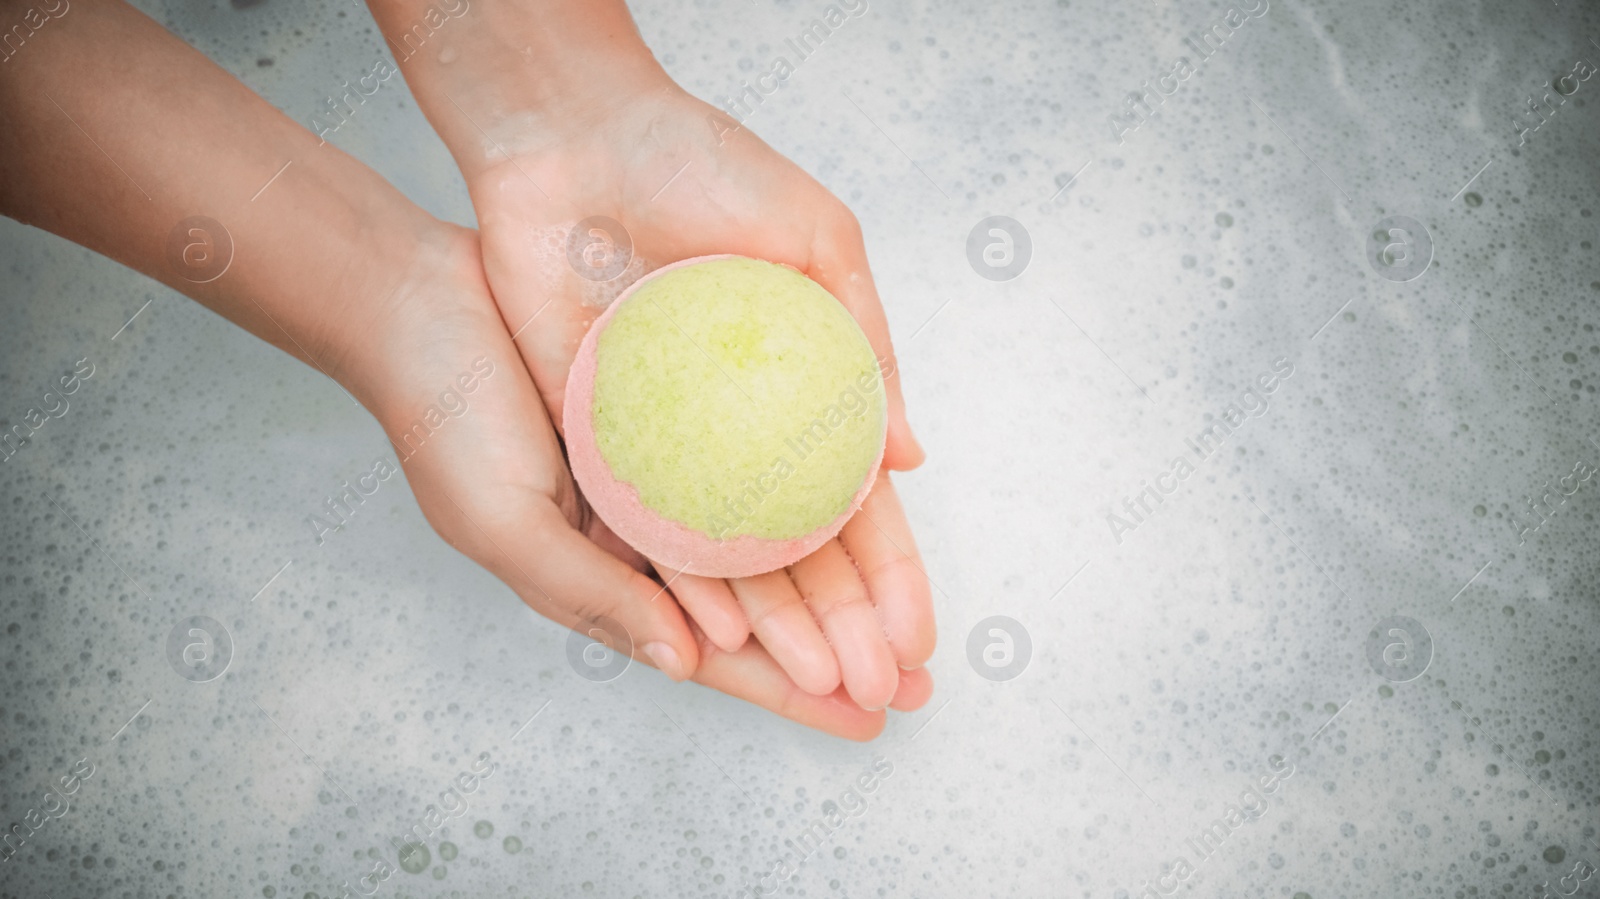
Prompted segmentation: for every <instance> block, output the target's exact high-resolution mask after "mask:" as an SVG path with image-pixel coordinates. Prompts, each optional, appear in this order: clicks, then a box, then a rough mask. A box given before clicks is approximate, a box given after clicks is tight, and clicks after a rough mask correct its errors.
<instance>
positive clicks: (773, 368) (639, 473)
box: [562, 256, 888, 578]
mask: <svg viewBox="0 0 1600 899" xmlns="http://www.w3.org/2000/svg"><path fill="white" fill-rule="evenodd" d="M562 420H563V426H564V429H565V431H566V440H567V456H568V461H569V462H570V464H571V466H572V473H573V475H574V476H575V477H576V478H577V480H578V485H579V486H580V487H581V488H582V489H583V492H584V495H585V496H586V497H588V500H589V504H590V505H591V506H592V507H593V508H594V510H595V512H596V513H598V514H599V516H600V519H601V520H602V521H604V522H605V523H606V525H607V526H608V527H610V528H611V529H612V530H613V531H615V532H616V534H617V536H619V537H621V538H622V539H623V540H625V541H627V542H628V544H629V545H631V546H633V548H635V549H637V550H638V551H640V552H642V553H644V554H645V555H646V556H648V557H650V558H651V559H653V560H655V561H657V562H660V563H662V564H665V565H669V566H671V567H673V568H676V569H679V570H682V571H687V572H689V573H690V574H697V575H703V576H706V577H724V578H727V577H749V576H751V575H756V574H761V573H763V572H767V571H773V570H776V569H779V568H783V567H785V566H787V565H790V564H792V563H794V562H796V561H798V560H799V559H801V558H802V557H804V556H806V555H807V554H809V553H811V552H812V551H814V550H816V549H817V548H818V547H820V546H821V545H822V544H823V543H825V542H827V541H828V540H829V539H831V538H832V537H833V536H834V535H835V534H837V533H838V532H839V529H840V528H842V527H844V523H845V522H846V521H847V520H848V519H849V518H850V516H851V515H852V514H854V512H855V511H856V509H858V508H859V507H860V506H861V502H862V500H864V499H865V498H866V495H867V492H868V491H870V490H871V489H872V483H873V480H874V479H875V478H876V476H877V472H878V466H879V464H880V463H881V462H882V460H883V444H884V435H885V430H886V428H887V425H888V414H887V403H886V400H885V394H884V387H883V378H882V376H881V374H880V372H879V371H878V363H877V359H876V358H875V357H874V355H873V352H872V346H871V344H869V343H868V342H867V337H866V335H865V334H863V333H862V332H861V328H860V327H859V326H858V325H857V324H856V322H855V319H853V318H852V317H851V316H850V313H849V312H847V311H846V310H845V308H844V306H843V305H842V304H840V302H839V301H838V300H837V299H836V298H834V296H833V295H832V294H830V293H828V291H827V290H825V289H824V288H823V287H822V285H820V284H818V283H816V282H815V281H812V280H811V279H810V278H807V277H806V276H805V275H803V274H801V273H799V272H797V271H795V270H794V269H792V268H789V267H787V266H781V265H774V264H772V263H770V262H763V261H761V260H758V259H749V258H745V257H742V256H704V257H700V258H697V259H687V260H684V261H683V262H678V263H675V264H673V265H669V266H666V267H665V268H661V269H658V270H657V271H655V272H652V273H651V274H649V275H648V276H646V277H644V278H643V279H641V280H639V281H638V282H636V283H634V284H633V285H632V286H631V287H629V288H628V289H627V290H626V291H624V292H623V293H622V295H621V296H619V297H618V298H617V299H616V301H615V302H614V303H612V305H611V306H610V308H608V309H607V310H606V311H605V313H604V314H602V315H601V316H600V317H599V318H598V319H596V320H595V323H594V325H593V326H591V327H590V329H589V332H588V333H587V334H586V335H585V336H584V339H583V343H582V345H581V346H580V347H579V349H578V355H577V358H576V359H575V360H574V362H573V364H572V369H571V372H570V373H569V375H568V378H567V388H566V405H565V410H564V413H563V418H562Z"/></svg>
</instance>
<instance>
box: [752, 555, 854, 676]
mask: <svg viewBox="0 0 1600 899" xmlns="http://www.w3.org/2000/svg"><path fill="white" fill-rule="evenodd" d="M728 586H729V587H731V588H732V589H733V595H734V596H736V597H738V599H739V604H740V605H741V606H743V607H744V611H745V615H746V616H748V617H749V619H750V630H751V631H752V632H754V633H755V635H756V639H758V640H760V641H761V645H762V646H765V647H766V648H767V651H768V652H770V653H772V657H773V658H774V659H776V660H777V661H778V664H780V665H782V666H783V670H784V671H787V672H789V676H790V677H792V678H793V679H794V682H795V683H796V684H798V685H799V686H800V688H801V689H802V690H805V691H806V692H807V693H811V694H814V695H817V696H826V695H827V694H829V693H832V692H833V691H834V690H836V689H838V687H839V663H838V660H837V659H835V658H834V655H833V648H832V647H830V646H829V645H828V641H827V640H825V639H823V636H822V631H821V630H820V629H818V627H817V621H816V619H815V618H812V617H811V611H810V610H809V609H807V608H806V604H805V602H804V601H802V600H801V599H800V593H799V591H797V590H796V589H795V587H794V582H793V581H791V580H790V579H789V573H788V572H787V571H769V572H767V573H766V574H758V575H756V576H755V577H742V578H735V579H734V580H731V581H729V582H728Z"/></svg>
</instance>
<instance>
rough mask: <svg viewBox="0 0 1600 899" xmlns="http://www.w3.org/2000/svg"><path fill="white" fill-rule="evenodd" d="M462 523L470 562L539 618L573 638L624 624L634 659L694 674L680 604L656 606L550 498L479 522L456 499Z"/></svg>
mask: <svg viewBox="0 0 1600 899" xmlns="http://www.w3.org/2000/svg"><path fill="white" fill-rule="evenodd" d="M450 505H451V506H454V511H455V512H456V513H457V514H459V515H460V516H461V517H462V518H463V519H464V524H463V525H462V526H460V527H458V528H457V529H455V531H454V532H455V533H458V534H463V535H465V537H466V539H467V541H468V545H467V546H466V547H463V549H464V550H465V551H466V552H467V554H468V555H470V556H472V557H473V558H475V559H478V560H479V561H480V562H482V563H484V564H485V565H486V566H487V567H488V568H489V569H490V570H491V571H493V572H494V573H495V574H496V575H497V576H499V578H500V579H501V580H503V581H505V582H506V583H507V584H510V585H511V586H512V588H513V589H515V590H516V591H517V593H518V594H519V595H520V596H521V597H522V599H523V601H524V602H526V603H527V604H528V605H529V606H531V607H532V608H533V609H534V610H535V611H537V612H539V613H540V614H542V615H544V616H545V617H547V618H550V619H551V620H553V621H556V622H558V623H561V624H564V625H566V626H567V627H570V628H573V629H574V630H588V629H589V628H588V625H591V624H592V623H593V622H594V621H595V619H597V618H600V617H606V618H610V619H612V620H614V621H616V622H617V623H619V624H621V625H622V626H623V627H624V628H625V629H626V630H627V632H628V636H629V638H630V639H631V641H632V643H633V652H634V655H635V656H636V657H638V656H640V655H641V654H642V655H643V657H644V658H645V659H647V660H648V661H649V662H650V664H652V665H654V666H655V667H657V668H659V669H661V671H662V673H664V674H666V675H667V676H668V677H671V678H672V679H673V680H684V679H686V678H688V677H690V676H691V675H693V674H694V672H695V669H696V667H697V666H698V665H699V661H700V650H699V646H698V645H697V643H696V641H695V639H694V635H693V634H691V633H690V632H689V626H688V623H687V622H685V621H684V618H683V612H682V610H680V609H679V608H678V606H677V604H676V603H673V602H666V601H660V600H658V599H657V597H658V596H659V594H660V593H661V588H660V587H659V586H657V585H656V583H655V582H654V581H652V580H650V579H649V578H648V577H645V576H644V575H643V574H640V573H639V572H638V571H635V570H634V569H633V568H632V567H630V566H628V565H627V564H626V563H624V562H623V561H622V560H620V559H618V558H616V557H615V556H613V555H611V554H610V553H607V552H606V551H605V550H603V549H601V548H600V547H598V546H596V545H595V544H594V543H592V542H590V541H589V539H588V538H586V537H584V536H583V535H582V534H580V533H578V532H577V531H576V530H573V528H572V526H571V525H570V524H569V523H568V521H567V518H566V516H565V515H564V514H563V513H562V512H561V511H560V510H559V509H558V508H557V507H556V505H555V504H554V503H553V502H550V501H549V500H548V499H546V498H545V497H542V496H539V497H534V498H533V499H532V500H531V501H530V502H527V503H509V504H506V508H508V509H510V510H513V511H512V512H510V513H507V512H498V513H496V514H495V516H494V517H490V516H489V515H488V514H487V513H484V512H482V511H480V512H478V513H477V514H476V515H473V514H471V513H468V512H467V510H466V509H464V508H462V506H461V505H460V504H459V503H457V502H456V501H455V499H454V498H451V499H450Z"/></svg>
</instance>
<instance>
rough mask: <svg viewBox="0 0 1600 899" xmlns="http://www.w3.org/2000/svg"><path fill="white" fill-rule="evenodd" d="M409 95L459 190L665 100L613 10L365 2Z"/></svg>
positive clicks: (543, 2)
mask: <svg viewBox="0 0 1600 899" xmlns="http://www.w3.org/2000/svg"><path fill="white" fill-rule="evenodd" d="M368 6H369V7H370V8H371V10H372V15H373V18H375V19H376V20H377V23H378V27H379V29H380V30H381V31H382V32H383V35H384V38H385V40H386V41H387V42H388V45H389V49H390V52H392V53H393V54H394V55H395V59H396V61H398V62H399V64H400V70H401V72H402V73H404V75H405V78H406V83H407V84H408V85H409V86H410V87H411V92H412V94H413V95H414V96H415V97H416V98H417V102H418V104H419V105H420V106H421V108H422V110H423V112H424V113H425V114H426V115H427V116H428V119H429V121H430V122H431V123H432V124H433V127H434V129H435V130H437V131H438V132H439V135H440V137H441V138H443V140H444V142H445V145H446V146H448V147H449V148H450V151H451V153H452V154H453V155H454V156H455V158H456V163H457V165H459V166H460V168H461V170H462V172H463V174H464V175H465V176H466V177H467V180H468V183H471V182H472V180H473V177H474V176H475V175H476V174H478V173H479V172H481V171H482V170H483V169H484V168H486V167H488V166H491V165H494V164H495V163H497V162H501V161H503V160H504V159H505V156H506V154H516V153H521V152H527V151H530V150H534V149H538V148H541V147H545V146H549V145H550V144H551V143H552V142H555V141H559V140H560V139H561V138H560V135H561V134H562V133H563V132H571V131H572V130H573V129H578V130H580V131H581V129H582V125H583V122H584V121H585V120H591V121H592V120H595V119H598V118H599V117H600V116H601V115H602V114H603V112H604V110H606V109H607V108H608V107H609V106H610V105H611V104H614V103H616V102H618V101H619V100H621V99H625V98H626V97H627V96H628V95H630V94H633V93H637V92H638V91H640V90H670V89H672V81H671V79H669V78H668V77H667V75H666V73H665V72H664V71H663V70H662V68H661V66H660V65H659V64H658V63H657V62H656V60H655V57H654V56H652V55H651V53H650V49H649V48H648V47H647V46H645V44H644V41H643V39H641V38H640V36H639V32H638V30H637V28H635V26H634V23H633V18H632V16H631V15H630V14H629V13H628V8H627V5H626V4H625V3H623V2H622V0H534V2H523V3H508V2H493V0H368Z"/></svg>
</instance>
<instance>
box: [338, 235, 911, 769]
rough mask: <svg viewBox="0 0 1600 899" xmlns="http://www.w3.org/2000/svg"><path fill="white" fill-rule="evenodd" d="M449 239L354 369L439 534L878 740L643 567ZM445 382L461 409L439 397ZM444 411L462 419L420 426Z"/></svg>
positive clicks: (675, 661)
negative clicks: (576, 471)
mask: <svg viewBox="0 0 1600 899" xmlns="http://www.w3.org/2000/svg"><path fill="white" fill-rule="evenodd" d="M447 233H448V234H449V236H448V237H447V238H445V239H443V240H442V241H440V242H438V243H437V244H436V245H424V246H419V247H418V248H417V251H416V253H415V262H414V264H413V266H412V272H411V274H409V275H408V276H407V277H406V278H405V279H404V280H402V281H401V282H400V284H399V286H398V287H397V288H396V289H395V290H394V291H393V293H392V294H391V296H390V298H389V300H388V302H387V303H386V304H385V307H384V308H385V310H386V311H385V313H384V315H383V317H382V319H381V320H379V321H378V322H375V323H373V325H372V327H371V328H370V330H369V331H368V332H367V333H366V334H364V335H362V336H363V337H365V338H368V339H371V340H372V341H373V342H374V343H375V344H376V345H377V346H380V347H382V348H383V350H382V354H381V355H380V356H379V357H378V361H377V362H376V365H377V366H379V370H378V371H370V372H362V373H360V375H358V376H356V377H355V378H354V380H357V381H359V382H360V383H362V384H364V385H367V386H366V388H365V389H364V390H363V393H365V394H366V396H364V397H363V399H364V401H365V402H366V403H367V405H368V406H369V408H371V409H372V411H373V412H374V414H376V415H377V416H378V419H379V421H380V422H381V423H382V424H383V426H384V429H385V431H386V433H388V435H389V437H390V440H391V442H392V443H393V444H394V445H395V450H396V453H397V454H398V456H399V457H400V458H401V460H402V464H403V466H404V468H405V472H406V478H407V480H408V481H409V482H410V485H411V489H412V491H413V492H414V493H415V495H416V497H417V501H418V503H419V504H420V505H421V507H422V510H423V513H424V514H425V515H426V516H427V517H428V521H429V522H430V523H431V524H432V525H433V526H434V528H435V530H437V531H438V532H439V534H440V535H441V536H443V537H444V538H445V539H446V540H447V541H449V542H450V544H451V545H452V546H454V547H456V548H457V549H459V550H461V551H462V552H464V553H466V554H467V555H468V556H470V557H471V558H473V559H474V560H476V561H477V562H479V563H480V564H482V565H483V566H484V567H486V568H488V569H489V570H490V571H491V572H493V573H494V574H495V575H496V576H498V577H499V578H500V579H501V580H503V581H505V582H506V583H507V584H509V585H510V586H511V587H512V588H513V589H514V590H516V592H517V594H518V595H519V596H521V597H522V599H523V601H524V602H526V603H527V604H528V605H529V606H530V607H532V608H533V609H534V610H535V611H537V612H539V613H540V614H541V615H544V616H545V617H547V618H549V619H551V620H553V621H556V622H558V623H560V624H562V625H565V626H567V627H572V628H574V629H577V630H582V631H590V632H593V631H592V630H591V628H592V626H593V625H594V623H595V622H596V621H597V619H600V618H609V619H611V620H613V621H616V622H618V623H620V624H621V625H622V626H623V627H624V628H625V629H626V630H627V632H628V636H629V638H630V641H631V644H632V649H633V652H634V653H635V654H636V655H640V656H641V657H642V660H645V661H648V662H649V663H650V664H653V665H655V666H656V667H658V668H660V669H661V670H662V671H664V672H665V673H666V674H668V675H669V676H671V677H673V678H674V679H676V680H682V679H684V678H687V677H690V676H693V677H694V679H695V680H697V681H699V682H701V683H704V684H706V685H707V686H711V687H714V688H716V689H719V690H722V691H724V692H726V693H729V694H730V695H733V696H737V697H739V698H741V699H745V700H747V701H749V702H753V703H756V704H757V705H760V706H763V707H765V708H768V709H770V710H772V711H775V712H778V713H779V714H782V715H784V716H786V717H789V718H792V719H794V720H795V721H798V722H800V723H802V724H805V725H807V726H810V727H814V728H818V729H820V730H824V731H827V732H829V733H833V734H836V735H839V736H844V737H850V738H853V739H867V738H870V737H872V736H874V735H876V734H877V733H878V731H879V730H881V729H882V727H883V721H884V716H883V713H882V712H870V711H866V710H864V709H862V708H860V707H859V705H858V704H857V703H854V702H851V701H849V698H848V697H847V696H846V695H845V694H844V692H843V691H828V692H827V693H825V694H824V695H816V694H815V693H813V692H808V691H806V690H802V689H801V688H800V687H799V686H797V685H796V683H795V681H794V680H793V679H792V678H790V677H789V676H788V675H786V674H785V673H784V671H783V669H782V668H780V667H779V665H778V664H777V663H776V662H775V661H774V659H773V656H772V655H771V654H769V653H768V652H767V651H766V650H764V649H763V648H762V647H761V646H758V645H755V644H753V643H752V644H748V645H745V646H743V647H739V648H737V649H736V650H735V651H724V650H722V649H721V648H719V647H718V646H716V645H715V644H713V643H712V642H710V641H708V640H706V639H705V638H704V636H703V635H702V634H701V633H699V632H698V631H697V630H696V629H695V628H694V626H693V625H691V624H690V623H688V622H686V621H685V619H684V616H683V613H682V612H681V611H680V609H679V607H678V605H677V603H675V602H674V601H673V600H672V598H671V596H669V595H667V594H666V593H665V592H664V590H663V588H662V586H661V585H659V584H657V583H656V582H655V581H653V580H651V579H650V578H648V577H646V576H645V575H644V574H641V573H640V570H639V569H640V568H642V567H643V565H644V561H643V559H641V558H640V557H639V556H638V555H637V554H636V553H633V552H632V551H631V550H629V549H628V548H627V547H626V546H624V545H623V544H622V543H621V542H620V541H619V540H617V538H616V537H615V536H614V535H612V534H611V533H610V531H608V530H607V529H606V528H605V526H604V525H603V524H602V523H601V522H600V521H599V520H598V519H597V518H596V517H595V516H594V515H593V514H592V513H591V512H590V510H589V507H588V505H587V504H586V503H585V502H584V499H583V496H582V495H581V494H580V493H579V492H578V490H577V488H576V485H575V484H574V483H573V481H572V478H571V475H570V474H569V473H568V472H567V469H566V466H565V463H564V460H563V458H562V454H561V447H560V445H559V443H558V441H557V439H556V435H555V431H554V429H553V428H552V427H551V424H550V419H549V416H548V415H547V413H546V412H545V409H544V408H543V405H542V404H541V403H540V401H539V395H538V393H537V392H536V390H535V387H534V383H533V379H532V378H531V377H530V376H529V374H528V372H527V370H526V369H525V368H524V367H523V363H522V360H521V359H520V358H519V356H518V353H517V351H516V349H515V347H514V346H513V345H512V342H511V339H510V335H509V334H508V333H507V331H506V329H505V327H504V325H503V324H502V323H501V318H500V313H499V311H498V310H497V309H496V307H495V304H494V301H493V300H492V299H491V297H490V294H489V290H488V285H487V283H486V281H485V279H484V275H483V269H482V261H481V258H480V256H479V253H478V242H477V240H476V238H475V237H474V235H472V234H471V232H466V231H459V230H454V229H452V230H450V231H448V232H447ZM376 385H382V386H381V387H380V386H376ZM465 385H470V390H469V389H468V388H467V386H465ZM446 391H451V392H453V394H454V395H455V396H456V397H459V399H460V402H458V401H457V400H455V399H452V400H450V401H447V402H444V403H441V400H440V397H441V394H443V393H444V392H446ZM430 407H435V408H441V411H444V412H446V413H447V414H454V415H455V417H447V418H446V419H444V424H443V425H442V426H439V427H437V428H422V429H414V425H416V424H417V423H418V422H419V421H424V422H425V421H426V414H427V410H428V409H429V408H430ZM462 409H464V411H459V410H462ZM437 420H438V419H437V413H435V421H437ZM881 501H882V500H880V502H881ZM891 501H892V500H891ZM885 517H886V518H892V516H890V515H888V514H887V513H885ZM685 577H687V575H686V576H685ZM893 674H894V675H895V677H894V681H893V683H892V684H891V687H890V690H889V693H890V695H895V696H897V697H898V698H897V702H896V704H897V706H902V705H903V706H906V707H911V708H914V707H916V706H918V705H920V704H921V703H922V702H924V701H925V700H926V699H927V696H928V693H929V691H930V689H931V681H930V680H929V679H928V676H927V674H926V673H925V672H923V671H916V672H898V671H896V672H893Z"/></svg>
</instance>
